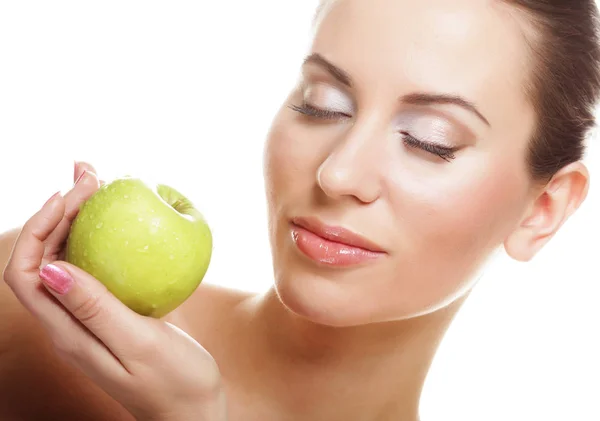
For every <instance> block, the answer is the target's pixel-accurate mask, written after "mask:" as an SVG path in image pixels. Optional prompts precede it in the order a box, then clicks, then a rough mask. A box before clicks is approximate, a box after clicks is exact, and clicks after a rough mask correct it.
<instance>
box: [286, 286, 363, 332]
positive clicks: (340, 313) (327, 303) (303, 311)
mask: <svg viewBox="0 0 600 421" xmlns="http://www.w3.org/2000/svg"><path fill="white" fill-rule="evenodd" d="M275 289H276V291H277V295H278V297H279V300H280V301H281V303H282V304H283V305H284V306H285V307H286V308H287V309H288V310H289V311H291V312H292V313H294V314H295V315H297V316H299V317H301V318H303V319H305V320H308V321H310V322H312V323H316V324H320V325H324V326H331V327H347V326H356V325H360V324H365V323H368V321H366V320H365V319H368V315H367V314H366V313H367V312H366V311H365V309H364V305H363V306H362V307H361V304H360V302H356V301H355V300H354V299H353V298H352V297H351V294H350V293H349V292H348V291H347V290H345V289H344V288H343V286H340V285H337V284H336V283H335V282H332V281H331V280H328V279H326V278H323V277H319V276H315V275H299V276H295V277H294V279H293V280H292V279H287V278H286V277H285V276H284V277H282V278H280V279H279V280H278V281H277V282H276V283H275ZM363 304H364V303H363Z"/></svg>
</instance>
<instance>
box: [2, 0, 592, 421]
mask: <svg viewBox="0 0 600 421" xmlns="http://www.w3.org/2000/svg"><path fill="white" fill-rule="evenodd" d="M316 3H317V2H316V1H315V0H312V1H307V0H302V1H275V0H253V1H248V0H237V1H210V2H208V1H206V2H199V1H194V2H191V1H177V2H166V1H164V2H157V1H143V2H141V1H103V2H82V1H71V2H67V1H52V2H50V1H38V2H32V1H24V0H23V1H8V0H3V1H2V0H0V180H1V181H0V182H1V187H2V194H1V196H0V205H1V206H0V216H1V218H0V231H1V230H6V229H8V228H10V227H13V226H17V225H20V224H21V223H22V222H23V221H24V219H26V218H27V217H28V216H29V215H30V214H31V213H33V212H35V211H36V209H37V208H38V207H39V206H40V205H42V204H43V202H44V201H45V200H46V199H47V197H49V196H50V195H51V194H52V193H54V192H55V191H57V190H59V189H62V190H65V189H68V188H69V185H70V183H71V177H72V163H73V160H89V161H91V162H92V163H93V164H95V165H96V167H97V169H98V170H99V172H100V174H101V175H102V176H103V177H105V178H108V179H110V178H111V177H115V176H119V175H124V174H133V175H139V176H152V177H153V178H157V179H159V180H160V181H163V182H166V183H170V184H172V185H173V186H174V187H176V188H178V189H179V190H181V191H182V192H184V193H185V194H187V195H188V196H189V197H190V198H191V199H192V200H193V201H194V202H195V203H196V204H197V206H198V207H199V208H200V209H201V211H202V212H203V213H204V214H205V216H206V217H207V218H208V220H209V221H210V224H211V227H212V230H213V233H214V237H215V248H214V257H213V260H212V264H211V267H210V269H209V273H208V275H207V277H206V282H211V283H219V284H222V285H225V286H229V287H234V288H241V289H246V290H251V291H261V290H263V289H264V288H267V287H268V286H269V285H270V284H271V281H272V275H271V268H270V252H269V245H268V242H267V235H266V232H267V229H266V219H265V202H264V194H263V181H262V147H263V141H264V138H265V135H266V132H267V130H268V128H269V124H270V122H271V119H272V118H273V115H274V114H275V112H276V110H277V108H278V107H279V106H280V104H281V102H282V101H283V99H284V98H285V96H286V95H287V93H288V91H289V89H290V88H291V86H292V84H293V83H294V82H295V79H296V74H297V71H298V69H299V65H300V63H301V60H302V58H303V54H304V53H305V48H306V47H307V45H308V44H307V43H308V40H309V38H308V36H309V27H310V21H311V18H312V15H313V12H314V8H315V7H316ZM201 4H204V6H202V5H201ZM599 142H600V140H598V139H593V141H592V142H591V144H590V149H589V154H588V158H587V163H588V165H589V167H590V170H591V173H592V177H593V180H594V182H593V183H592V187H591V190H590V194H589V198H588V200H587V202H586V203H585V204H584V206H583V207H582V208H581V209H580V210H579V212H578V213H577V215H576V216H575V217H573V218H572V219H571V220H570V221H569V222H568V223H567V225H566V226H565V227H564V228H563V230H562V231H561V233H560V234H559V235H558V236H557V237H556V238H555V239H554V240H553V241H552V242H551V243H550V244H549V246H548V247H546V249H545V250H543V252H542V253H541V254H540V255H539V256H538V257H537V258H536V259H535V260H534V261H533V262H531V263H529V264H517V263H515V262H512V261H510V260H509V259H507V258H506V257H501V258H500V259H499V261H497V262H496V263H495V264H494V265H493V266H491V267H490V268H489V269H488V271H487V274H486V275H485V276H484V278H483V279H482V281H481V283H480V285H479V286H478V287H477V288H476V290H475V292H474V293H473V294H472V296H471V297H470V299H469V301H468V302H467V304H466V306H465V307H464V309H463V310H462V311H461V313H460V314H459V316H458V318H457V319H456V322H455V323H454V324H453V325H452V327H451V329H450V331H449V332H448V335H447V336H446V338H445V340H444V342H443V343H442V346H441V348H440V351H439V354H438V357H437V358H436V360H435V363H434V366H433V368H432V370H431V375H430V379H429V381H428V383H427V386H426V389H425V392H424V397H423V404H422V415H423V421H437V420H440V421H442V420H444V421H446V420H457V421H458V420H460V421H467V420H477V421H481V420H486V421H489V420H512V421H517V420H527V421H531V420H578V421H587V420H590V421H591V420H596V421H598V420H600V408H599V406H598V405H599V403H598V402H599V399H598V397H599V395H600V363H599V361H598V358H599V356H600V346H599V345H598V343H599V342H598V341H597V336H598V331H599V329H598V325H599V322H600V306H598V304H597V300H598V292H599V287H598V284H599V283H600V269H598V266H597V262H598V260H599V259H600V248H599V246H598V237H600V222H598V220H597V218H598V216H599V215H600V145H599Z"/></svg>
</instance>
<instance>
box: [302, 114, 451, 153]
mask: <svg viewBox="0 0 600 421" xmlns="http://www.w3.org/2000/svg"><path fill="white" fill-rule="evenodd" d="M290 108H291V109H292V110H294V111H296V112H299V113H301V114H304V115H306V116H309V117H315V118H320V119H324V120H341V119H344V118H350V117H351V116H349V115H348V114H345V113H341V112H339V111H330V110H323V109H321V108H317V107H315V106H313V105H310V104H307V103H304V104H302V105H291V106H290ZM400 134H401V135H402V137H403V139H404V143H405V144H406V145H407V146H409V147H413V148H418V149H421V150H423V151H425V152H429V153H431V154H433V155H437V156H438V157H440V158H442V159H443V160H444V161H446V162H450V161H451V160H453V159H454V158H455V157H456V156H455V154H454V153H455V152H456V148H448V147H444V146H440V145H436V144H433V143H429V142H424V141H422V140H419V139H417V138H416V137H414V136H412V135H411V134H410V133H408V132H405V131H401V132H400Z"/></svg>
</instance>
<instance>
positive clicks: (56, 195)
mask: <svg viewBox="0 0 600 421" xmlns="http://www.w3.org/2000/svg"><path fill="white" fill-rule="evenodd" d="M59 195H60V191H57V192H56V193H54V194H53V195H52V196H51V197H50V199H48V200H46V203H44V206H46V205H47V204H48V203H50V202H52V201H53V200H54V199H56V198H57V197H58V196H59Z"/></svg>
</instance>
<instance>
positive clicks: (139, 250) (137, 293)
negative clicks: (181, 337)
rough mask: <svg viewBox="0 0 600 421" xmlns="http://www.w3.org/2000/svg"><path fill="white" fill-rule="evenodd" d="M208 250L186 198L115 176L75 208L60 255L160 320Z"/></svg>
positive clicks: (200, 220)
mask: <svg viewBox="0 0 600 421" xmlns="http://www.w3.org/2000/svg"><path fill="white" fill-rule="evenodd" d="M211 254H212V234H211V231H210V228H209V226H208V224H207V222H206V220H205V219H204V217H203V216H202V214H201V213H200V212H199V211H198V210H197V209H195V208H194V206H193V204H192V203H191V202H190V201H189V200H188V199H187V198H186V197H184V196H183V195H182V194H180V193H179V192H178V191H177V190H175V189H173V188H171V187H169V186H165V185H162V184H157V185H153V184H150V183H147V182H145V181H143V180H141V179H139V178H134V177H122V178H118V179H116V180H114V181H112V182H110V183H108V184H105V185H103V186H102V187H100V189H99V190H98V191H97V192H96V193H94V194H93V195H92V196H91V197H90V198H89V199H88V200H87V201H86V202H85V203H84V204H83V205H82V206H81V208H80V210H79V213H78V215H77V217H76V218H75V221H74V222H73V224H72V226H71V230H70V233H69V237H68V239H67V248H66V261H67V262H69V263H72V264H73V265H76V266H77V267H79V268H81V269H83V270H84V271H86V272H88V273H89V274H91V275H93V276H94V277H95V278H96V279H98V280H99V281H100V282H102V283H103V284H104V285H106V287H107V289H108V290H109V291H110V292H111V293H112V294H114V295H115V296H116V297H117V298H118V299H119V300H121V301H122V302H123V303H124V304H125V305H127V306H128V307H129V308H131V309H132V310H134V311H135V312H137V313H139V314H142V315H145V316H150V317H155V318H160V317H163V316H164V315H166V314H168V313H169V312H171V311H173V310H174V309H175V308H177V307H178V306H180V305H181V304H182V303H183V302H184V301H185V300H187V299H188V298H189V297H190V295H191V294H192V293H193V292H194V291H195V290H196V288H198V286H199V285H200V283H201V282H202V279H203V278H204V275H205V274H206V271H207V270H208V266H209V264H210V259H211Z"/></svg>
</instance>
